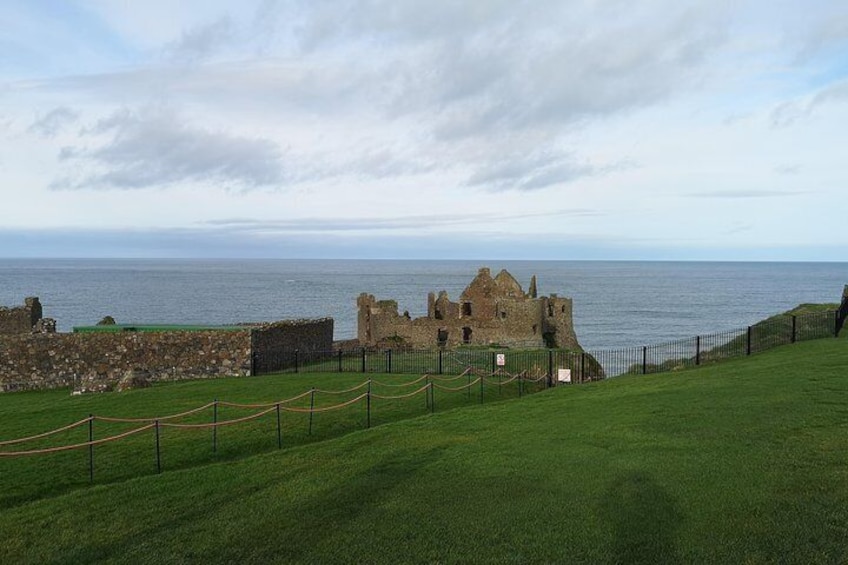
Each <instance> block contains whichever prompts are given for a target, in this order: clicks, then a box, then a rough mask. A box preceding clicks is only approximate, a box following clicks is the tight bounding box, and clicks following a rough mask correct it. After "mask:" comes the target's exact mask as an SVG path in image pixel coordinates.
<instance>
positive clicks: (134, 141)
mask: <svg viewBox="0 0 848 565" xmlns="http://www.w3.org/2000/svg"><path fill="white" fill-rule="evenodd" d="M81 134H82V135H83V137H88V138H93V139H94V140H95V143H96V142H97V141H99V140H101V139H103V138H105V141H103V142H102V143H101V144H99V145H96V146H95V147H94V148H89V147H88V146H87V145H82V146H77V147H73V146H68V147H63V148H62V149H61V151H60V153H59V159H60V160H61V161H63V162H66V163H67V162H72V163H73V165H74V168H82V169H84V170H85V172H84V173H82V174H81V175H80V176H79V177H78V178H70V177H65V178H62V179H59V180H57V181H56V182H54V183H53V186H52V187H53V188H74V189H79V188H99V189H122V190H131V189H144V188H151V187H161V186H167V185H172V184H176V183H198V182H205V183H210V184H217V185H221V186H223V187H225V188H240V189H254V188H261V187H272V188H276V187H279V186H280V185H281V184H282V183H283V182H284V181H285V179H286V177H285V174H284V171H283V166H282V156H281V153H280V150H279V148H278V146H277V145H276V144H275V143H274V142H272V141H269V140H267V139H261V138H248V137H240V136H234V135H231V134H229V133H226V132H221V131H211V130H207V129H203V128H198V127H193V126H191V125H189V124H187V123H185V122H183V121H182V120H181V119H180V117H179V116H178V115H176V114H175V113H174V112H171V111H168V110H163V109H144V110H140V111H136V112H133V111H130V110H128V109H123V110H120V111H118V112H115V113H113V114H112V115H110V116H108V117H106V118H104V119H102V120H100V121H99V122H97V123H96V124H95V125H94V126H92V127H90V128H86V129H83V130H82V132H81Z"/></svg>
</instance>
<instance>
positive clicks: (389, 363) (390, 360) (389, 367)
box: [386, 349, 392, 373]
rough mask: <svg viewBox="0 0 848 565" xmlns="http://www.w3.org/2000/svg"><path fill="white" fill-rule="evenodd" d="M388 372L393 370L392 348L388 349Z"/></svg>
mask: <svg viewBox="0 0 848 565" xmlns="http://www.w3.org/2000/svg"><path fill="white" fill-rule="evenodd" d="M386 372H387V373H391V372H392V350H391V349H387V350H386Z"/></svg>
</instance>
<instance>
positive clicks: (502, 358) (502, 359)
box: [495, 353, 506, 367]
mask: <svg viewBox="0 0 848 565" xmlns="http://www.w3.org/2000/svg"><path fill="white" fill-rule="evenodd" d="M495 360H496V361H497V364H498V367H506V354H504V353H498V355H497V357H496V358H495Z"/></svg>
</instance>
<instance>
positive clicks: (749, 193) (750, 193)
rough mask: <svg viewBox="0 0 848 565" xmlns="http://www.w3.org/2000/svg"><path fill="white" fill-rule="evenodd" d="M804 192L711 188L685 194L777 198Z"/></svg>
mask: <svg viewBox="0 0 848 565" xmlns="http://www.w3.org/2000/svg"><path fill="white" fill-rule="evenodd" d="M802 194H806V192H804V191H802V190H741V189H740V190H711V191H706V192H693V193H690V194H688V195H687V196H689V197H691V198H728V199H739V198H779V197H784V196H799V195H802Z"/></svg>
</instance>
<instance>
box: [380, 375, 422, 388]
mask: <svg viewBox="0 0 848 565" xmlns="http://www.w3.org/2000/svg"><path fill="white" fill-rule="evenodd" d="M427 377H428V375H424V376H422V377H419V378H417V379H415V380H414V381H409V382H408V383H400V384H393V383H381V382H380V381H373V380H372V381H371V383H372V384H375V385H377V386H388V387H401V386H412V385H414V384H417V383H420V382H421V381H423V380H424V379H426V378H427Z"/></svg>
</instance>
